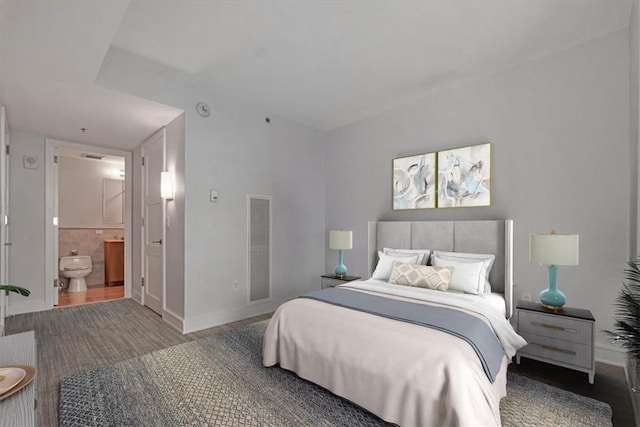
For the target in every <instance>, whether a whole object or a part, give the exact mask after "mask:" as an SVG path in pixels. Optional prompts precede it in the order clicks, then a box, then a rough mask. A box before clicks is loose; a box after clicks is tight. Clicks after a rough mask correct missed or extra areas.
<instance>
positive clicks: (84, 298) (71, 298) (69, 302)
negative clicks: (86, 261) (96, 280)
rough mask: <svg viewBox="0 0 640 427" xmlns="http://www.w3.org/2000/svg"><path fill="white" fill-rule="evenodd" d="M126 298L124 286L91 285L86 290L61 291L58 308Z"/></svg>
mask: <svg viewBox="0 0 640 427" xmlns="http://www.w3.org/2000/svg"><path fill="white" fill-rule="evenodd" d="M119 298H124V286H123V285H120V286H105V285H90V286H88V287H87V290H86V291H84V292H67V291H62V292H60V296H59V297H58V305H57V306H56V308H62V307H71V306H73V305H81V304H88V303H92V302H100V301H109V300H113V299H119Z"/></svg>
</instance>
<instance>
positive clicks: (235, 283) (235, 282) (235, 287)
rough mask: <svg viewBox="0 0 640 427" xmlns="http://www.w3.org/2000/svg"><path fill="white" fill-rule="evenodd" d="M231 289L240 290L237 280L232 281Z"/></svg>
mask: <svg viewBox="0 0 640 427" xmlns="http://www.w3.org/2000/svg"><path fill="white" fill-rule="evenodd" d="M233 290H234V291H238V290H240V287H239V286H238V281H237V280H234V281H233Z"/></svg>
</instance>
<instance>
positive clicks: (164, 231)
mask: <svg viewBox="0 0 640 427" xmlns="http://www.w3.org/2000/svg"><path fill="white" fill-rule="evenodd" d="M158 136H159V137H161V138H162V170H163V171H166V170H167V128H166V126H163V127H161V128H160V129H159V130H158V131H156V132H154V133H153V135H151V136H150V137H149V138H147V139H145V140H144V141H143V142H142V143H141V144H140V157H141V158H142V159H143V160H142V162H141V164H139V165H138V168H139V169H140V203H141V206H140V207H141V209H140V216H141V217H142V225H141V227H140V236H141V241H140V242H141V245H140V278H141V279H143V280H145V272H146V265H145V262H146V241H147V239H146V231H147V228H146V227H147V218H146V216H145V214H146V212H145V186H146V185H147V183H146V181H145V167H146V166H148V165H147V164H146V163H145V162H144V158H145V155H144V152H145V145H148V144H149V143H150V141H152V140H153V139H155V138H157V137H158ZM161 203H162V237H161V239H162V245H161V246H162V251H161V253H162V308H161V311H162V312H161V313H158V314H160V316H161V317H162V318H163V319H164V318H165V316H164V314H165V313H166V312H167V201H166V200H164V199H163V200H162V202H161ZM146 285H147V283H145V288H144V289H143V288H142V287H141V288H140V304H142V305H143V306H145V307H147V306H146V304H145V298H146V291H147V289H146ZM148 308H149V309H150V310H152V309H151V308H150V307H148Z"/></svg>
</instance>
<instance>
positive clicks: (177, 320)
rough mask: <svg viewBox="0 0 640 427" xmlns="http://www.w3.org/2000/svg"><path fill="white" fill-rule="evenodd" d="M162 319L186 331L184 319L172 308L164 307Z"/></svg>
mask: <svg viewBox="0 0 640 427" xmlns="http://www.w3.org/2000/svg"><path fill="white" fill-rule="evenodd" d="M162 320H164V321H165V322H167V323H168V324H169V325H171V326H173V327H174V328H176V329H177V330H179V331H180V332H182V333H184V319H183V318H182V317H180V316H178V315H177V314H175V313H174V312H172V311H171V310H167V309H164V310H163V311H162Z"/></svg>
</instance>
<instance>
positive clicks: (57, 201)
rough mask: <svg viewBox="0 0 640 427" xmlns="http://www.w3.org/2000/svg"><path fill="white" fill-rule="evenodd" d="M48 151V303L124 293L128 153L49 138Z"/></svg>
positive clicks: (94, 299) (128, 211) (128, 210)
mask: <svg viewBox="0 0 640 427" xmlns="http://www.w3.org/2000/svg"><path fill="white" fill-rule="evenodd" d="M49 155H50V157H51V159H50V160H51V163H50V164H48V165H47V166H48V171H47V179H48V181H47V183H48V186H47V208H48V210H49V212H51V223H50V225H49V226H48V227H47V231H48V233H47V237H49V239H48V245H47V246H48V254H49V253H50V256H48V257H47V258H48V260H47V261H48V264H49V266H48V269H47V272H48V275H49V276H51V280H52V282H53V287H52V288H53V292H51V299H50V300H51V307H59V308H60V307H68V306H73V305H80V304H87V303H94V302H99V301H107V300H112V299H119V298H125V297H127V296H128V295H130V293H131V284H130V280H128V278H129V277H130V272H129V271H128V270H129V269H130V265H131V262H130V260H129V259H127V256H129V257H130V255H129V254H130V253H131V251H130V249H129V248H130V243H129V242H130V239H127V237H130V222H131V207H130V206H131V203H130V200H131V196H130V190H129V191H127V189H128V188H130V187H131V185H130V183H129V181H130V179H129V180H128V179H127V170H128V169H130V165H129V162H130V161H131V154H130V153H128V152H120V151H119V150H112V149H106V148H99V147H93V146H86V145H83V144H75V143H67V142H63V141H55V140H49V139H48V140H47V159H48V160H49ZM49 231H50V233H49ZM127 288H128V289H127ZM48 300H49V299H48Z"/></svg>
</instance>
